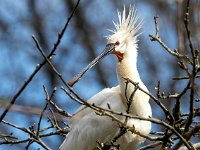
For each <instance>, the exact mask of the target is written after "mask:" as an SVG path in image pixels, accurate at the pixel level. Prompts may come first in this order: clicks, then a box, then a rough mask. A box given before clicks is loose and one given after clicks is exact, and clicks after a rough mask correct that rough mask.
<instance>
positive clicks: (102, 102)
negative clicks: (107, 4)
mask: <svg viewBox="0 0 200 150" xmlns="http://www.w3.org/2000/svg"><path fill="white" fill-rule="evenodd" d="M117 12H118V18H119V22H118V23H115V22H113V23H114V26H115V29H114V30H110V31H111V32H112V35H109V36H107V41H108V44H107V46H106V48H105V50H104V51H103V53H102V54H100V55H99V56H98V57H97V58H96V59H95V60H94V61H92V63H91V64H89V66H88V67H86V68H85V69H84V70H83V71H82V74H83V73H85V72H86V70H88V69H90V68H91V67H92V66H93V65H94V64H96V63H97V62H98V61H99V60H100V59H102V58H103V57H104V56H106V55H109V54H111V53H112V54H115V55H116V56H117V58H118V61H117V63H116V72H117V77H118V81H119V85H118V86H116V87H112V88H105V89H104V90H102V91H101V92H99V93H97V94H96V95H94V96H93V97H92V98H90V99H89V100H88V102H89V103H90V104H95V105H96V106H99V107H102V108H107V109H108V104H109V107H110V109H111V110H113V111H116V112H122V113H126V111H127V107H128V105H127V102H128V100H130V98H132V99H131V101H132V103H131V105H130V113H129V114H131V115H137V116H141V117H146V118H148V117H150V116H151V115H152V112H151V106H150V104H149V96H148V95H146V94H145V93H143V92H142V91H140V90H136V91H135V93H134V96H131V94H132V93H133V91H134V90H135V86H134V85H133V84H128V86H127V85H126V80H125V78H129V79H131V80H132V81H134V82H137V83H138V84H139V86H140V87H141V88H142V89H143V90H145V91H147V92H148V90H147V88H146V86H145V85H144V83H143V82H142V81H141V79H140V76H139V73H138V70H137V53H138V51H137V47H138V46H137V41H138V40H137V37H138V30H139V29H140V28H141V25H142V23H141V22H138V17H137V15H136V11H135V9H134V7H132V6H130V8H129V12H128V14H127V15H126V9H125V7H124V10H123V11H122V13H121V12H119V11H117ZM78 76H79V77H80V76H82V75H80V74H79V75H78ZM79 77H77V76H76V77H75V79H73V80H72V81H70V82H69V85H71V86H72V85H73V84H74V83H75V82H76V81H75V80H79ZM116 117H117V118H118V119H119V120H121V121H122V122H124V120H125V117H122V116H118V115H116ZM70 122H71V131H70V132H69V133H68V134H67V135H66V139H65V140H64V142H63V143H62V145H61V146H60V150H94V149H96V146H97V145H98V144H97V140H98V141H99V142H101V143H106V142H110V141H111V140H112V139H113V137H115V136H116V134H117V133H118V132H119V124H118V123H117V122H115V121H113V120H112V119H110V118H109V117H106V116H99V115H97V114H96V113H95V112H94V111H93V110H92V109H90V108H88V107H86V106H81V107H80V108H79V109H78V111H77V112H76V113H75V114H74V115H73V116H72V117H71V118H70ZM127 126H131V127H133V126H134V128H135V130H136V131H138V132H140V133H141V134H143V135H148V134H149V132H150V130H151V123H150V122H148V121H142V120H137V119H128V121H127ZM144 141H145V139H144V138H143V137H141V136H139V135H137V134H134V133H132V132H130V131H128V132H126V133H125V134H124V135H122V136H121V137H120V138H119V139H118V140H117V141H116V142H117V143H118V144H119V145H120V149H121V150H135V149H137V147H138V145H139V144H141V143H142V142H144Z"/></svg>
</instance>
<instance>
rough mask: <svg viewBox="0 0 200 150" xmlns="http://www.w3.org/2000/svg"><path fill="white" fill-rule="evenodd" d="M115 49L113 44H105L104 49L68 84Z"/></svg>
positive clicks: (72, 82) (70, 83)
mask: <svg viewBox="0 0 200 150" xmlns="http://www.w3.org/2000/svg"><path fill="white" fill-rule="evenodd" d="M114 50H115V44H107V45H106V48H105V49H104V51H103V52H102V53H101V54H100V55H99V56H97V57H96V58H95V59H94V60H93V61H92V62H91V63H90V64H89V65H88V66H87V67H85V68H84V69H83V70H82V71H81V72H80V73H79V74H77V75H75V76H74V77H73V78H72V79H71V80H70V81H69V82H68V85H69V86H71V87H72V86H73V85H74V84H75V83H76V82H78V81H79V80H80V79H81V78H82V76H83V75H84V74H85V73H86V72H87V71H88V70H89V69H91V68H92V67H93V66H94V65H96V64H97V63H98V62H99V61H100V60H102V59H103V58H104V57H105V56H107V55H109V54H111V53H112V52H113V51H114Z"/></svg>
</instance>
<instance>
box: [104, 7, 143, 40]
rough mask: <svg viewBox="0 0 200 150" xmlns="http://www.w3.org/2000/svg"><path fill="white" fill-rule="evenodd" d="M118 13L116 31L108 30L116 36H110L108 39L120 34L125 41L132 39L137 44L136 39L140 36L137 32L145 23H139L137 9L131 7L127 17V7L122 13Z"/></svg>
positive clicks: (115, 23) (115, 24)
mask: <svg viewBox="0 0 200 150" xmlns="http://www.w3.org/2000/svg"><path fill="white" fill-rule="evenodd" d="M117 13H118V19H119V22H114V21H113V24H114V26H115V29H114V30H111V29H108V31H110V32H112V33H114V35H108V36H107V38H108V39H109V38H112V36H115V35H116V34H117V35H118V34H120V36H123V37H124V38H125V39H131V40H135V42H137V40H136V39H137V37H138V36H139V35H140V34H137V32H138V30H139V29H140V28H141V26H142V23H143V22H142V21H140V22H138V16H137V15H136V10H135V8H134V7H133V6H131V5H130V7H129V13H128V15H127V17H126V8H125V6H124V10H123V12H122V13H121V12H120V11H119V10H117Z"/></svg>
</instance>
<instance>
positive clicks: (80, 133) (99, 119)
mask: <svg viewBox="0 0 200 150" xmlns="http://www.w3.org/2000/svg"><path fill="white" fill-rule="evenodd" d="M120 93H121V92H120V88H119V86H117V87H114V88H111V89H109V88H107V89H104V90H102V91H101V92H99V93H98V94H96V95H95V96H93V97H92V98H91V99H90V100H89V101H88V102H90V103H91V104H93V103H94V104H95V105H97V106H100V107H103V108H108V105H109V106H110V108H111V109H112V110H113V111H117V112H123V113H125V112H126V105H125V104H124V103H123V101H122V97H121V94H120ZM116 117H117V118H119V119H120V120H124V117H123V118H122V117H121V116H116ZM129 123H131V124H135V120H134V119H131V120H129ZM143 124H144V123H143ZM148 125H149V124H148ZM71 126H72V129H71V131H70V132H69V133H68V134H67V136H66V139H65V141H64V142H63V144H62V145H61V146H60V149H61V150H93V149H94V148H95V147H96V146H97V142H96V141H97V140H98V141H100V142H102V143H104V142H109V141H110V140H111V139H112V138H113V137H114V136H115V135H116V133H117V131H118V130H119V125H118V124H117V123H116V122H114V121H112V120H111V119H110V118H108V117H106V116H99V115H97V114H96V113H95V112H94V111H93V110H91V109H90V108H86V107H83V106H82V107H81V108H80V109H79V110H78V112H77V113H76V114H75V115H74V116H72V118H71ZM136 126H140V123H138V120H137V123H136ZM137 128H138V127H137ZM149 131H150V129H149ZM149 131H148V132H149ZM147 134H148V133H147ZM135 137H136V135H134V134H132V133H130V132H127V133H126V134H125V135H124V136H123V137H121V138H120V139H119V140H118V142H119V143H120V146H121V149H122V150H128V148H129V147H130V148H136V145H138V143H141V138H140V137H139V138H137V139H136V138H135ZM134 139H135V141H134Z"/></svg>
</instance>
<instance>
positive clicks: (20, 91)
mask: <svg viewBox="0 0 200 150" xmlns="http://www.w3.org/2000/svg"><path fill="white" fill-rule="evenodd" d="M79 2H80V0H78V1H77V3H76V6H75V7H74V9H73V11H72V13H71V14H70V16H69V17H68V20H67V22H66V23H65V25H64V28H63V29H62V31H61V32H60V33H59V34H58V38H57V41H56V42H55V44H54V47H53V48H52V50H51V52H50V53H49V55H48V56H47V58H50V57H51V56H52V55H53V54H54V52H55V51H56V50H57V47H58V45H59V44H60V41H61V39H62V37H63V35H64V33H65V31H66V29H67V27H68V25H69V22H70V20H71V19H72V17H73V15H74V13H75V11H76V9H77V7H78V5H79ZM45 63H46V59H45V60H43V61H42V62H41V63H40V64H38V65H37V66H36V68H35V70H34V71H33V73H32V74H31V75H30V76H29V78H28V79H27V80H26V81H25V82H24V84H23V85H22V86H21V88H20V89H19V90H18V92H17V93H16V94H15V95H14V96H13V98H12V99H11V101H10V103H9V104H8V106H7V107H6V109H5V110H4V112H3V113H2V115H1V117H0V122H1V121H2V120H3V119H4V117H5V116H6V114H7V113H8V111H9V110H10V108H11V107H12V105H13V104H14V103H15V101H16V100H17V98H18V97H19V96H20V95H21V93H22V92H23V91H24V89H25V88H26V86H27V85H28V84H29V83H30V82H31V80H32V79H33V77H34V76H35V75H36V74H37V73H38V71H39V70H40V69H41V68H42V67H43V66H44V65H45Z"/></svg>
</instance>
